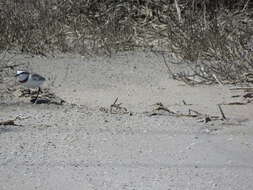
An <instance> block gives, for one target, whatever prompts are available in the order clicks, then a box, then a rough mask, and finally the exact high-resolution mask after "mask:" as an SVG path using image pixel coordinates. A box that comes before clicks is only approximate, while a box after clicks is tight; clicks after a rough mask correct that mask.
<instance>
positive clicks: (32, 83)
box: [15, 71, 46, 103]
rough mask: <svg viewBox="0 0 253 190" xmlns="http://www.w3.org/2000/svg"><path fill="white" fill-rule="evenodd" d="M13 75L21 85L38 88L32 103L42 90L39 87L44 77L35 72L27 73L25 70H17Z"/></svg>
mask: <svg viewBox="0 0 253 190" xmlns="http://www.w3.org/2000/svg"><path fill="white" fill-rule="evenodd" d="M15 76H16V77H17V81H18V82H19V83H20V84H21V85H23V86H25V87H27V88H38V92H37V96H36V98H35V101H34V103H36V102H37V99H38V96H39V93H40V92H42V91H41V88H40V87H41V86H42V84H43V83H44V82H45V80H46V79H45V78H44V77H42V76H40V75H38V74H36V73H29V72H27V71H17V74H16V75H15Z"/></svg>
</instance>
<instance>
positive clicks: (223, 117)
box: [218, 104, 227, 120]
mask: <svg viewBox="0 0 253 190" xmlns="http://www.w3.org/2000/svg"><path fill="white" fill-rule="evenodd" d="M218 108H219V110H220V113H221V116H222V119H224V120H226V119H227V118H226V116H225V114H224V112H223V110H222V108H221V105H220V104H218Z"/></svg>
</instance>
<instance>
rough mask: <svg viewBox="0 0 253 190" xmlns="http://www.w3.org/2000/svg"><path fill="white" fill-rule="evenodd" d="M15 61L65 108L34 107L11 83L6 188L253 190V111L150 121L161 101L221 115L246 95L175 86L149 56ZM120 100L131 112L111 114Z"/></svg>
mask: <svg viewBox="0 0 253 190" xmlns="http://www.w3.org/2000/svg"><path fill="white" fill-rule="evenodd" d="M13 59H15V61H16V62H21V63H28V62H29V63H30V64H28V66H27V67H25V66H20V67H19V68H17V69H22V68H25V69H29V70H30V71H33V72H36V73H39V74H41V75H43V76H45V77H46V78H47V83H46V84H45V86H44V89H47V88H48V89H50V91H51V92H52V93H54V94H55V95H56V96H58V97H60V98H62V99H63V100H65V101H66V103H65V104H63V105H55V104H32V103H31V102H30V98H29V97H27V98H24V97H19V95H20V87H19V86H18V85H17V84H16V83H15V79H14V78H13V77H5V80H4V83H2V84H0V88H1V89H2V91H1V92H2V94H1V104H0V121H5V120H9V119H14V118H15V117H16V116H19V117H20V118H21V119H20V120H16V121H15V124H16V126H13V125H7V126H0V189H1V190H12V189H13V190H14V189H25V190H30V189H31V190H32V189H39V190H40V189H41V190H45V189H54V190H58V189H59V190H65V189H66V190H69V189H73V190H79V189H80V190H81V189H85V190H86V189H87V190H88V189H94V190H95V189H97V190H101V189H115V190H119V189H131V190H133V189H136V190H139V189H143V190H148V189H152V190H153V189H156V190H158V189H166V190H168V189H180V190H181V189H194V190H198V189H240V190H244V189H245V190H246V189H253V182H252V179H253V159H252V158H253V151H252V150H253V138H252V136H253V128H252V126H253V119H252V115H253V105H252V103H250V104H247V105H234V106H231V105H230V106H225V105H223V106H222V109H223V111H224V113H225V115H226V117H227V120H226V121H221V120H217V121H211V122H208V123H205V122H201V119H197V118H189V117H175V116H170V115H168V114H161V115H153V116H150V113H152V110H153V108H154V107H155V104H156V103H159V102H161V103H162V104H163V105H164V106H166V107H167V108H169V109H170V110H173V111H175V112H178V113H179V112H180V113H188V110H189V109H194V110H197V111H199V112H201V113H203V114H208V115H211V116H219V117H220V112H219V110H218V107H217V104H222V103H223V104H225V103H229V102H235V101H239V100H240V101H241V99H240V98H239V99H235V98H232V96H233V95H242V93H243V92H242V91H231V90H230V88H232V86H228V85H225V86H219V85H206V86H205V85H198V86H194V87H190V86H188V85H186V84H184V83H182V82H179V81H175V80H172V79H171V76H170V75H169V74H168V72H167V70H166V67H165V66H164V64H163V62H162V59H161V58H159V57H157V56H156V55H154V54H152V53H148V52H137V53H120V54H117V55H113V56H112V57H95V58H89V59H88V58H85V57H82V56H79V55H58V56H57V57H47V58H45V57H39V56H35V57H31V56H25V55H17V56H15V57H14V58H13ZM170 66H171V68H172V69H174V68H175V69H176V68H177V69H178V68H179V67H181V66H177V65H172V64H170ZM13 73H14V71H13ZM8 85H9V86H11V87H12V89H13V90H12V91H11V90H10V91H8V93H7V92H5V89H6V87H7V86H8ZM42 96H43V95H42ZM116 98H118V103H122V104H121V106H122V107H125V108H126V110H127V111H126V113H115V114H111V113H110V112H108V110H106V109H109V108H110V105H111V104H112V103H113V102H114V101H115V99H116ZM183 101H184V102H186V103H187V105H185V104H184V103H183ZM188 104H189V105H188Z"/></svg>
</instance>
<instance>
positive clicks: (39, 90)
mask: <svg viewBox="0 0 253 190" xmlns="http://www.w3.org/2000/svg"><path fill="white" fill-rule="evenodd" d="M40 92H41V89H40V87H39V89H38V92H37V96H36V98H35V101H34V104H36V103H37V99H38V97H39V94H40Z"/></svg>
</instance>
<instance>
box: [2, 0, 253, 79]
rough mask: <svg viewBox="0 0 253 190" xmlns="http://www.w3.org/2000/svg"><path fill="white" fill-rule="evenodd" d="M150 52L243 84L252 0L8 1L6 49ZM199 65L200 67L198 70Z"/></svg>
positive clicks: (251, 59)
mask: <svg viewBox="0 0 253 190" xmlns="http://www.w3.org/2000/svg"><path fill="white" fill-rule="evenodd" d="M136 48H152V49H155V50H163V51H166V52H170V53H172V54H173V55H174V56H175V57H177V58H178V59H179V60H184V61H188V62H190V63H191V64H192V65H193V70H194V72H195V74H196V75H199V76H200V77H202V78H203V79H205V80H207V81H211V82H217V81H220V82H221V83H223V82H226V81H229V82H244V81H245V80H246V79H245V75H247V74H248V73H250V72H252V70H253V53H252V50H253V3H252V2H251V1H249V0H237V1H236V0H232V1H228V0H222V1H212V0H205V1H202V0H194V1H190V0H170V1H165V0H151V1H144V0H132V1H112V0H103V1H97V0H95V1H90V0H83V1H81V0H77V1H70V0H66V1H61V0H43V1H33V0H22V1H14V0H9V1H7V0H2V1H1V2H0V50H1V51H3V50H9V49H18V50H20V51H21V52H25V53H32V54H40V55H47V54H50V53H54V52H59V51H60V52H77V53H80V54H83V55H91V54H101V53H102V54H104V53H105V54H108V55H111V54H112V53H114V52H117V51H125V50H134V49H136ZM197 68H201V69H200V70H198V69H197Z"/></svg>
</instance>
